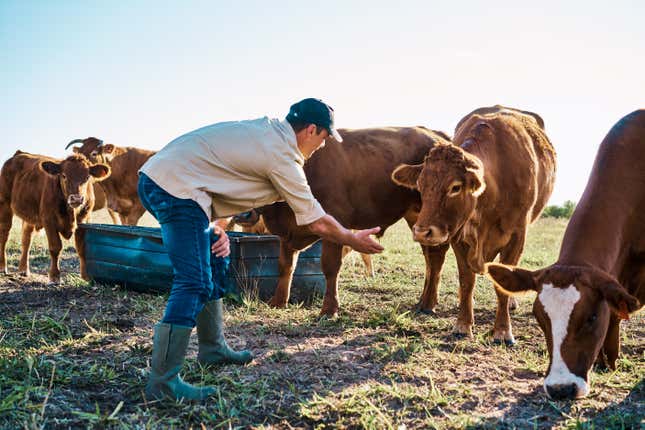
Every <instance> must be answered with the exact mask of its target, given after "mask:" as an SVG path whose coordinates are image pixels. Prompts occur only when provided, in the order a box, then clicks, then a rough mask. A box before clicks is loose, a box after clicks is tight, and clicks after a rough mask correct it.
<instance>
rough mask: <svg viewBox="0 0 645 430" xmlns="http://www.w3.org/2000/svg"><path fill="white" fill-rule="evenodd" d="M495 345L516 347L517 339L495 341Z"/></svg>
mask: <svg viewBox="0 0 645 430" xmlns="http://www.w3.org/2000/svg"><path fill="white" fill-rule="evenodd" d="M493 345H506V346H509V347H510V346H513V345H515V339H493Z"/></svg>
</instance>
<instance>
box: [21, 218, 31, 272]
mask: <svg viewBox="0 0 645 430" xmlns="http://www.w3.org/2000/svg"><path fill="white" fill-rule="evenodd" d="M34 228H35V227H34V225H33V224H29V223H28V222H27V221H23V222H22V243H21V245H22V248H21V253H20V264H18V272H19V273H20V274H21V275H25V276H29V275H30V273H29V249H30V248H31V238H32V237H33V234H34Z"/></svg>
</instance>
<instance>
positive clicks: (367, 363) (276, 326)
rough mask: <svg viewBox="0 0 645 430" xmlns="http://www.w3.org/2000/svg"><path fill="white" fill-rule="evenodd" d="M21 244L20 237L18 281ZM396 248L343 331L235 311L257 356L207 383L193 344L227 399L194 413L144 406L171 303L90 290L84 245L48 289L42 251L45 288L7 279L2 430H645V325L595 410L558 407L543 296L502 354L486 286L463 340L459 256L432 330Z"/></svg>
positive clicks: (189, 371)
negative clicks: (550, 390)
mask: <svg viewBox="0 0 645 430" xmlns="http://www.w3.org/2000/svg"><path fill="white" fill-rule="evenodd" d="M147 222H148V223H150V220H149V219H148V220H147ZM16 226H19V223H16ZM564 227H565V222H564V221H560V220H553V219H546V220H541V221H539V222H538V223H537V224H536V225H535V226H534V227H533V228H532V230H531V233H530V237H529V240H528V243H527V248H526V250H525V256H524V259H523V264H524V265H526V266H529V267H539V266H543V265H545V264H548V263H549V262H551V261H552V260H553V259H554V258H555V256H556V254H557V250H558V247H559V242H560V239H561V237H562V232H563V230H564ZM18 237H19V231H17V230H15V231H14V232H13V235H12V239H11V240H12V242H11V246H10V251H9V260H10V265H11V267H12V268H13V269H14V270H15V268H16V267H17V260H18V257H19V255H18V252H19V251H18V244H17V239H18ZM383 243H384V245H385V246H386V252H385V253H383V254H382V255H379V256H376V257H375V258H374V264H375V268H376V276H375V277H374V278H372V279H369V278H365V277H364V275H363V268H362V262H361V261H360V258H358V256H350V257H348V259H347V261H346V264H345V265H344V268H343V272H342V280H341V285H340V294H341V307H342V308H341V313H340V316H339V318H338V319H335V320H327V319H323V320H320V319H319V318H318V310H319V306H320V301H318V302H316V303H314V304H313V305H312V306H309V307H305V306H290V307H289V309H286V310H275V309H271V308H269V307H267V306H266V305H265V304H264V303H262V302H259V301H257V300H253V299H248V300H245V301H244V302H243V303H242V304H241V305H237V306H229V309H228V310H229V312H228V315H227V323H228V336H229V342H230V343H231V344H233V345H235V346H237V347H247V348H250V349H252V350H253V351H254V352H255V353H256V355H257V358H256V360H255V361H254V362H253V363H251V364H250V365H248V366H245V367H235V366H224V367H219V368H211V369H203V368H200V367H199V365H198V364H197V363H196V361H195V360H194V356H195V352H196V344H195V343H193V344H192V346H191V353H190V357H189V360H188V362H187V365H186V368H185V372H184V373H185V378H186V379H187V380H189V381H191V382H197V383H206V384H213V385H216V386H217V387H218V388H219V392H218V395H216V396H215V397H214V398H212V399H211V400H210V401H209V402H207V403H205V404H201V405H190V404H160V403H153V402H148V401H147V400H146V399H145V398H144V397H143V395H142V388H143V386H144V384H145V374H146V370H147V366H148V360H149V356H150V346H151V327H152V325H153V324H154V323H155V322H156V321H157V320H158V319H159V318H160V316H161V313H162V310H163V306H164V301H165V298H164V297H162V296H154V295H146V294H138V293H133V292H129V291H125V290H122V289H121V288H119V287H106V286H100V285H90V284H87V283H85V282H83V281H82V280H81V279H80V278H79V277H78V276H77V275H75V274H74V270H75V269H76V265H77V260H76V256H75V254H74V251H73V248H71V247H68V248H67V249H66V250H65V253H64V261H63V266H62V267H63V270H64V271H65V270H66V271H67V273H68V274H67V275H66V276H65V277H64V281H63V283H62V284H61V285H59V286H48V285H47V283H46V276H45V274H46V270H47V265H48V261H49V258H48V255H47V251H46V247H45V241H44V238H43V237H39V238H38V239H37V240H36V244H35V249H34V252H33V257H32V266H33V269H34V270H33V271H34V272H35V273H36V274H35V275H32V276H31V277H30V278H27V279H25V278H20V277H17V276H8V277H1V278H0V427H2V428H11V429H13V428H34V429H35V428H79V427H80V428H85V427H98V428H169V427H174V428H189V427H192V428H202V427H203V428H220V427H223V428H229V427H233V428H235V427H243V428H246V427H253V428H292V427H303V428H375V429H381V428H397V429H400V428H439V429H444V428H522V429H523V428H589V429H591V428H595V429H604V428H616V429H620V428H642V420H643V410H645V408H644V404H643V403H644V402H643V399H644V393H645V388H644V384H643V374H644V373H645V356H644V354H645V350H644V348H643V338H645V336H644V334H645V332H644V331H645V330H644V329H643V317H642V316H640V315H639V316H636V317H634V318H632V320H630V321H628V322H626V323H625V324H624V326H623V331H622V336H623V344H624V350H623V354H622V356H621V358H620V360H619V368H618V370H617V371H615V372H605V373H594V374H593V375H592V377H591V381H592V395H591V396H590V397H589V398H587V399H584V400H579V401H574V402H552V401H549V400H548V399H547V398H546V397H545V395H544V394H543V391H542V387H541V384H542V378H543V373H544V371H545V368H546V365H547V359H546V352H545V347H544V343H543V339H542V335H541V332H540V331H539V329H538V328H537V324H536V322H535V320H534V319H533V318H532V316H531V314H530V305H531V303H532V299H533V298H532V297H531V296H526V297H524V298H522V299H521V300H520V303H519V308H518V309H517V311H516V312H515V313H514V314H513V316H512V320H513V324H514V332H515V335H516V338H517V340H518V344H517V345H516V346H515V347H512V348H506V347H502V346H494V345H492V344H491V337H490V330H491V328H492V322H493V319H494V301H495V294H494V292H493V289H492V287H491V286H490V284H489V283H488V281H486V280H484V279H479V280H478V287H477V290H476V308H475V317H476V327H475V339H473V340H456V339H454V338H453V337H452V335H451V329H452V324H453V322H454V319H455V309H456V304H457V302H456V287H457V275H456V269H455V264H454V257H452V256H449V257H448V259H447V264H446V267H445V269H444V273H443V277H442V290H441V295H440V305H439V307H438V314H437V315H436V316H433V317H429V316H420V315H417V314H415V313H414V311H413V307H414V304H415V302H416V301H417V300H418V297H419V295H420V284H421V282H422V281H423V258H422V256H421V253H420V251H419V249H418V247H417V246H416V245H415V244H414V243H413V242H412V241H411V240H410V234H409V233H408V231H407V229H406V227H405V226H404V225H403V224H397V225H396V226H394V227H393V228H392V229H391V230H389V231H388V233H387V234H386V235H385V237H384V238H383Z"/></svg>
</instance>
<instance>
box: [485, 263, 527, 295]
mask: <svg viewBox="0 0 645 430" xmlns="http://www.w3.org/2000/svg"><path fill="white" fill-rule="evenodd" d="M485 267H486V269H485V271H486V276H488V277H489V278H490V279H491V280H492V281H493V282H494V283H495V286H496V288H498V289H499V290H501V291H502V292H503V293H505V294H506V295H509V296H510V295H513V294H517V293H524V292H527V291H538V284H537V282H536V281H535V279H536V276H535V273H534V272H531V271H530V270H525V269H522V268H519V267H513V266H506V265H504V264H496V263H488V264H486V266H485Z"/></svg>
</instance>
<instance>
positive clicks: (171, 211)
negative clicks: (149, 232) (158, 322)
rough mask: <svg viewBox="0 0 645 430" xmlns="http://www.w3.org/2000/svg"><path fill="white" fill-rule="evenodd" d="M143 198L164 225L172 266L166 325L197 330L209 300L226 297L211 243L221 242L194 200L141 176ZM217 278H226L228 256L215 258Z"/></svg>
mask: <svg viewBox="0 0 645 430" xmlns="http://www.w3.org/2000/svg"><path fill="white" fill-rule="evenodd" d="M138 193H139V198H140V199H141V203H142V204H143V206H144V207H145V208H146V209H147V210H148V212H150V213H151V214H152V215H153V216H154V217H155V218H156V219H157V221H159V224H160V225H161V236H162V239H163V243H164V247H165V248H166V251H167V252H168V257H170V263H171V264H172V273H173V281H172V289H171V290H170V296H169V297H168V303H167V304H166V311H165V313H164V316H163V320H162V322H164V323H168V324H178V325H183V326H187V327H195V319H196V317H197V315H198V314H199V312H201V310H202V308H203V307H204V304H205V303H206V302H207V301H210V300H214V299H219V298H222V297H223V295H224V287H223V286H224V279H216V280H215V284H213V279H212V269H211V250H210V247H211V244H212V243H213V242H214V241H216V240H217V239H218V236H216V235H215V234H213V232H212V230H211V229H210V228H209V225H208V217H207V216H206V214H205V213H204V211H203V210H202V208H201V207H200V206H199V205H198V204H197V202H195V201H194V200H191V199H179V198H177V197H174V196H172V195H170V194H169V193H167V192H166V191H164V190H163V189H162V188H161V187H159V186H158V185H157V184H156V183H155V182H154V181H153V180H152V179H150V178H149V177H148V176H146V175H145V174H143V173H140V174H139V186H138ZM212 258H213V266H215V267H214V268H215V272H216V274H217V277H218V278H220V277H222V278H223V277H224V276H225V275H226V271H227V269H228V265H229V258H228V257H215V256H213V257H212Z"/></svg>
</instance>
